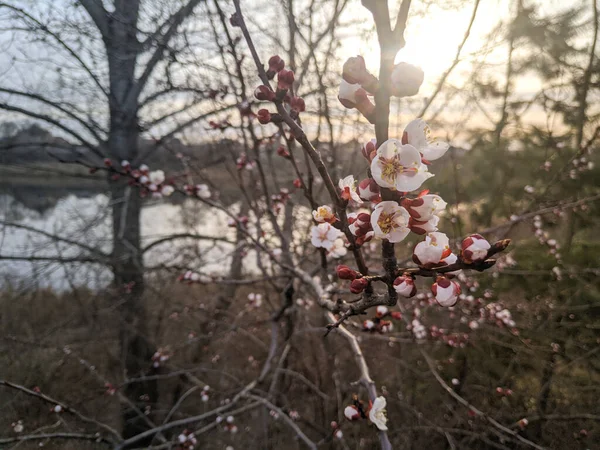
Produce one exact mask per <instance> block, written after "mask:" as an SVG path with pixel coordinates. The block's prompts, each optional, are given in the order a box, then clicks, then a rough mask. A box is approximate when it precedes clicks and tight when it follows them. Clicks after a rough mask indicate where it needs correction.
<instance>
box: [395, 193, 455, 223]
mask: <svg viewBox="0 0 600 450" xmlns="http://www.w3.org/2000/svg"><path fill="white" fill-rule="evenodd" d="M446 205H447V203H446V202H445V201H444V199H443V198H442V197H440V196H439V195H435V194H427V195H422V196H419V197H417V198H414V199H405V200H403V201H402V206H404V207H405V208H406V210H407V211H408V213H409V214H410V216H411V217H412V218H413V219H415V220H418V221H420V222H424V221H427V220H430V219H431V218H432V217H434V216H437V215H438V214H439V213H441V212H442V211H443V210H444V209H446Z"/></svg>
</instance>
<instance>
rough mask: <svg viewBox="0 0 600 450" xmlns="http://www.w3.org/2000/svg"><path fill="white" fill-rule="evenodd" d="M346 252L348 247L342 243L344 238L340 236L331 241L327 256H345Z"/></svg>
mask: <svg viewBox="0 0 600 450" xmlns="http://www.w3.org/2000/svg"><path fill="white" fill-rule="evenodd" d="M347 253H348V249H346V246H345V245H344V240H343V239H341V238H338V239H336V240H335V241H333V245H332V247H331V248H330V249H329V256H331V257H332V258H341V257H342V256H346V254H347Z"/></svg>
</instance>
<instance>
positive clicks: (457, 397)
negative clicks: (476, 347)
mask: <svg viewBox="0 0 600 450" xmlns="http://www.w3.org/2000/svg"><path fill="white" fill-rule="evenodd" d="M420 352H421V355H423V358H424V359H425V362H426V363H427V366H428V367H429V370H430V371H431V373H432V374H433V376H434V377H435V379H436V380H437V382H438V383H439V384H440V386H441V387H442V388H443V389H444V390H445V391H446V392H447V393H448V394H450V396H451V397H452V398H454V399H455V400H456V401H457V402H458V403H460V404H461V405H463V406H465V407H466V408H469V410H470V411H472V412H473V414H475V415H476V416H477V417H480V418H481V419H483V420H485V421H486V422H488V423H489V424H490V425H492V426H493V427H495V428H497V429H498V430H500V431H501V432H503V433H505V434H508V435H510V436H512V437H513V438H515V439H517V440H519V441H520V442H522V443H523V444H525V445H528V446H529V447H532V448H535V449H537V450H546V449H545V447H542V446H540V445H537V444H536V443H535V442H531V441H530V440H529V439H526V438H524V437H523V436H521V435H520V434H519V433H518V432H516V431H513V430H511V429H510V428H507V427H505V426H504V425H502V424H501V423H500V422H498V421H497V420H496V419H494V418H492V417H490V416H488V415H487V414H486V413H484V412H483V411H481V410H479V409H477V408H476V407H475V406H473V405H472V404H471V403H469V402H468V401H467V400H465V399H464V398H463V397H461V396H460V395H458V394H457V393H456V391H455V390H454V389H452V388H451V387H450V386H449V385H448V384H447V383H446V382H445V381H444V379H443V378H442V376H441V375H440V374H439V372H438V371H437V369H436V368H435V364H434V362H433V360H432V359H431V356H429V355H428V354H427V352H425V351H424V350H420Z"/></svg>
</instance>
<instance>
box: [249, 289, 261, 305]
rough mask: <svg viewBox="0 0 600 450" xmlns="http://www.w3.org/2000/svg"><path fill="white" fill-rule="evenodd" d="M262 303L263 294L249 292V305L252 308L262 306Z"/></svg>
mask: <svg viewBox="0 0 600 450" xmlns="http://www.w3.org/2000/svg"><path fill="white" fill-rule="evenodd" d="M260 305H262V294H256V293H254V292H250V293H249V294H248V306H249V307H251V308H260Z"/></svg>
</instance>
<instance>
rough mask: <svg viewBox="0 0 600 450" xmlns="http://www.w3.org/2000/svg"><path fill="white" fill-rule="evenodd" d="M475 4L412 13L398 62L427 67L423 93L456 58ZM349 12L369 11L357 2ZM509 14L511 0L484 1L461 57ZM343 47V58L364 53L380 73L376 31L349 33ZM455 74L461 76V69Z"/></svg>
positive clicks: (370, 67)
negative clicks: (357, 34) (509, 1)
mask: <svg viewBox="0 0 600 450" xmlns="http://www.w3.org/2000/svg"><path fill="white" fill-rule="evenodd" d="M417 6H418V5H417ZM473 6H474V4H473V3H472V2H465V3H463V4H462V5H461V6H460V7H457V8H454V9H447V8H446V9H444V8H441V7H439V6H434V5H432V6H429V7H428V8H427V9H426V11H423V10H422V8H421V10H419V9H418V8H415V9H414V11H415V12H414V15H413V16H409V20H408V23H407V29H406V33H405V38H406V46H405V47H404V48H403V49H402V50H401V51H400V52H399V53H398V55H397V57H396V62H400V61H406V62H409V63H411V64H414V65H416V66H419V67H421V69H423V71H424V72H425V83H424V86H423V89H422V91H421V92H422V93H423V94H425V95H427V93H428V91H430V90H431V89H433V88H434V86H435V85H436V83H437V81H438V80H439V78H440V77H441V76H442V75H443V74H444V72H445V71H446V70H447V69H448V68H449V67H450V65H451V64H452V62H453V61H454V59H455V57H456V52H457V49H458V47H459V46H460V44H461V42H462V41H463V38H464V36H465V32H466V30H467V28H468V26H469V22H470V20H471V16H472V14H473ZM347 14H348V15H349V16H351V17H353V18H354V19H356V18H357V17H361V16H364V15H365V14H368V12H367V11H366V10H365V9H364V8H363V7H362V6H361V5H360V4H353V5H352V6H351V7H349V9H348V11H347ZM508 14H509V11H508V2H500V1H499V2H482V3H481V4H480V5H479V8H478V10H477V14H476V18H475V21H474V24H473V26H472V29H471V33H470V35H469V38H468V40H467V42H466V44H465V46H464V47H463V49H462V52H461V58H464V57H466V56H468V55H469V54H470V53H472V52H474V51H477V50H479V49H481V47H482V46H483V44H484V42H485V39H486V35H487V34H488V33H489V32H490V31H491V30H492V29H493V28H494V26H495V25H496V24H497V23H498V22H499V20H501V19H502V18H503V17H507V15H508ZM340 50H341V55H342V60H344V59H345V58H346V57H349V56H355V55H356V54H361V55H363V57H364V58H365V62H366V63H367V67H369V69H370V70H371V72H373V73H377V69H378V67H379V45H378V43H377V37H376V36H375V34H374V33H371V36H370V37H369V38H364V37H363V36H352V35H349V36H347V37H345V38H344V39H342V47H341V49H340ZM453 76H454V77H457V76H459V73H458V71H457V72H456V73H455V74H453Z"/></svg>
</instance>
